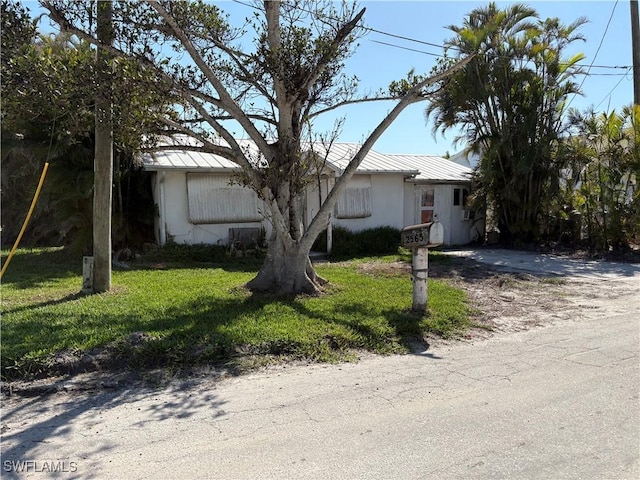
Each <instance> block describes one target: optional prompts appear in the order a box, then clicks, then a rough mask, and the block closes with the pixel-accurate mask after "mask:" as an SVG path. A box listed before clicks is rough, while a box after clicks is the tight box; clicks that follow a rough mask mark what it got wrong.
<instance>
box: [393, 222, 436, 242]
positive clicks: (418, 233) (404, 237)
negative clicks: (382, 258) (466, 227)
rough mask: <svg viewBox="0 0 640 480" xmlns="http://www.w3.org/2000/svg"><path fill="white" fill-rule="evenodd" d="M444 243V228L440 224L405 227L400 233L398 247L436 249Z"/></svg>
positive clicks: (432, 223)
mask: <svg viewBox="0 0 640 480" xmlns="http://www.w3.org/2000/svg"><path fill="white" fill-rule="evenodd" d="M443 243H444V227H443V226H442V224H441V223H440V222H431V223H421V224H420V225H411V226H409V227H405V228H403V229H402V231H401V232H400V245H401V246H403V247H405V248H422V247H437V246H438V245H442V244H443Z"/></svg>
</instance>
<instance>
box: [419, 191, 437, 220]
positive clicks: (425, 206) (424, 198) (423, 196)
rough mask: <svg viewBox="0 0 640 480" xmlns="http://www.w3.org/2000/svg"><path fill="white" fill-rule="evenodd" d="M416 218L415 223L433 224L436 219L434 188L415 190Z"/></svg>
mask: <svg viewBox="0 0 640 480" xmlns="http://www.w3.org/2000/svg"><path fill="white" fill-rule="evenodd" d="M416 217H417V218H416V223H429V222H435V221H436V220H437V219H438V211H437V209H436V189H435V188H433V187H417V188H416Z"/></svg>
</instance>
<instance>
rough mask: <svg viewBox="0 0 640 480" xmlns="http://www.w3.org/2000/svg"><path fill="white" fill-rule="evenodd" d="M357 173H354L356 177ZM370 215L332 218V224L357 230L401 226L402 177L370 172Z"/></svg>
mask: <svg viewBox="0 0 640 480" xmlns="http://www.w3.org/2000/svg"><path fill="white" fill-rule="evenodd" d="M356 176H357V175H354V177H356ZM370 177H371V216H370V217H365V218H344V219H341V218H333V220H332V223H333V225H337V226H341V227H344V228H348V229H349V230H351V231H354V232H358V231H361V230H366V229H369V228H376V227H386V226H389V227H395V228H398V229H400V228H402V227H403V218H402V211H403V204H404V203H403V202H404V177H403V176H402V175H398V174H395V175H387V174H372V175H371V176H370Z"/></svg>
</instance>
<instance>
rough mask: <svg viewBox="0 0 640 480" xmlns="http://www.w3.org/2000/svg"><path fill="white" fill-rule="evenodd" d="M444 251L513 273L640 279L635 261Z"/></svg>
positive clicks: (494, 251) (498, 251) (639, 267)
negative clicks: (622, 261) (623, 261)
mask: <svg viewBox="0 0 640 480" xmlns="http://www.w3.org/2000/svg"><path fill="white" fill-rule="evenodd" d="M444 253H445V254H447V255H451V256H457V257H464V258H470V259H473V260H476V261H478V262H481V263H486V264H488V265H493V266H494V267H496V268H500V269H503V270H508V271H514V272H518V271H521V272H530V273H537V274H545V275H560V276H565V277H590V278H603V279H606V278H609V279H629V278H634V277H638V280H639V281H640V264H639V263H621V262H605V261H600V260H581V259H572V258H569V257H566V256H560V255H551V254H546V253H535V252H525V251H519V250H506V249H497V248H496V249H489V248H480V249H456V250H445V251H444Z"/></svg>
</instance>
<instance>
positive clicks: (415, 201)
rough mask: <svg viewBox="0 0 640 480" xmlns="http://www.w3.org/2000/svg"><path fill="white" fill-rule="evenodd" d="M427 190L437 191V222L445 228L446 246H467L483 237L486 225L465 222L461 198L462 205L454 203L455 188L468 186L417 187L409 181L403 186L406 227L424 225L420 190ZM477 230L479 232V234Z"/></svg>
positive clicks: (435, 213) (435, 202)
mask: <svg viewBox="0 0 640 480" xmlns="http://www.w3.org/2000/svg"><path fill="white" fill-rule="evenodd" d="M424 188H433V190H434V207H433V210H434V219H436V220H438V221H439V222H441V223H442V225H443V227H444V245H445V246H451V245H464V244H467V243H469V242H471V241H473V240H475V239H476V238H477V236H478V235H483V234H484V224H483V223H482V222H475V223H474V222H473V221H472V220H464V219H463V211H464V206H463V205H462V198H461V201H460V205H454V204H453V198H454V192H453V191H454V189H455V188H459V189H460V191H461V192H462V190H463V189H465V188H466V189H468V188H469V186H468V185H465V184H449V183H446V184H427V183H421V184H415V183H411V182H407V183H406V184H405V186H404V215H403V221H404V225H403V226H409V225H415V224H418V223H421V219H420V193H419V192H420V191H421V190H422V189H424ZM476 230H477V231H476Z"/></svg>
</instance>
